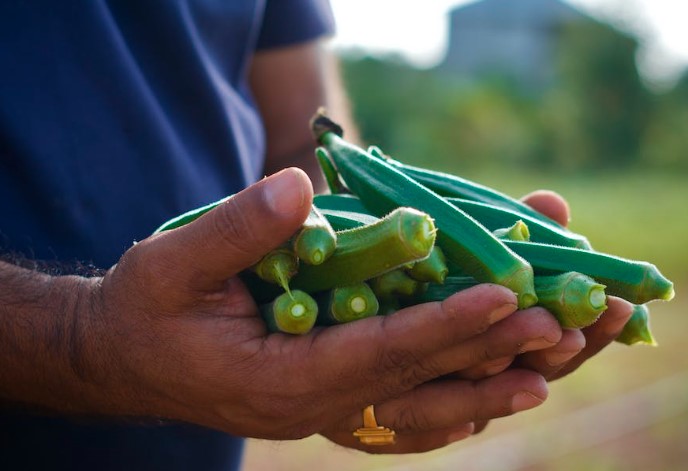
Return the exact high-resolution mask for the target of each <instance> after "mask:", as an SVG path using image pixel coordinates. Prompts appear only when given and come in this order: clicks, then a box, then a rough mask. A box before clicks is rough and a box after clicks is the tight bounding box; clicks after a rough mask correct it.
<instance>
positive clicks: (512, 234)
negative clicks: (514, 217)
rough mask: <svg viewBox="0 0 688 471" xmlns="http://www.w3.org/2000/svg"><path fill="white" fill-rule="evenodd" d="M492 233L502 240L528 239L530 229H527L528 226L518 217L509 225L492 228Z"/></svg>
mask: <svg viewBox="0 0 688 471" xmlns="http://www.w3.org/2000/svg"><path fill="white" fill-rule="evenodd" d="M493 234H494V235H495V237H497V238H498V239H504V240H520V241H529V240H530V231H529V230H528V226H527V225H526V223H525V222H523V221H522V220H520V219H519V220H518V221H516V222H515V223H514V224H513V225H512V226H511V227H505V228H502V229H496V230H494V231H493Z"/></svg>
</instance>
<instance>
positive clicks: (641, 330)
mask: <svg viewBox="0 0 688 471" xmlns="http://www.w3.org/2000/svg"><path fill="white" fill-rule="evenodd" d="M616 341H617V342H619V343H623V344H624V345H635V344H637V343H640V344H645V345H651V346H653V347H656V346H657V342H656V341H655V338H654V336H653V335H652V332H651V331H650V310H649V308H648V307H647V305H645V304H636V305H635V306H633V314H632V315H631V318H630V319H629V320H628V322H626V325H625V326H624V328H623V330H622V331H621V333H620V334H619V336H618V337H617V338H616Z"/></svg>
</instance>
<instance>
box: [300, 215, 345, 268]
mask: <svg viewBox="0 0 688 471" xmlns="http://www.w3.org/2000/svg"><path fill="white" fill-rule="evenodd" d="M292 247H293V249H294V253H295V254H296V256H297V257H298V258H299V260H301V261H303V262H304V263H307V264H309V265H320V264H321V263H323V262H324V261H325V260H327V259H328V258H329V256H330V255H332V254H333V253H334V250H335V248H336V247H337V235H336V234H335V232H334V230H333V229H332V226H330V223H329V222H327V219H326V218H325V216H323V215H322V214H320V212H319V211H318V209H317V208H316V207H315V206H311V210H310V212H309V214H308V217H307V218H306V220H305V221H304V222H303V224H302V225H301V229H299V231H298V232H297V233H296V235H295V236H294V237H293V238H292Z"/></svg>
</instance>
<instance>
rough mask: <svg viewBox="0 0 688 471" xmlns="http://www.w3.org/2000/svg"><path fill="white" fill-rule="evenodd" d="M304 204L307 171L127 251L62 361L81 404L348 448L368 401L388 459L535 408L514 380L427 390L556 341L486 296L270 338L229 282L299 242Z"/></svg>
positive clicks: (496, 297) (531, 375) (542, 318)
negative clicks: (325, 434)
mask: <svg viewBox="0 0 688 471" xmlns="http://www.w3.org/2000/svg"><path fill="white" fill-rule="evenodd" d="M311 198H312V188H311V186H310V182H309V181H308V179H307V177H306V176H305V174H304V173H303V172H301V171H298V170H296V169H288V170H285V171H283V172H280V173H279V174H277V175H274V176H272V177H269V178H267V179H264V180H262V181H261V182H259V183H257V184H255V185H253V186H251V187H250V188H248V189H247V190H245V191H243V192H241V193H239V194H237V195H236V196H235V197H233V198H232V199H230V200H229V201H227V202H226V203H225V204H223V205H221V206H219V207H218V208H216V209H215V210H213V211H210V212H208V213H207V214H205V215H204V216H202V217H201V218H199V219H198V220H196V221H195V222H193V223H191V224H189V225H187V226H184V227H181V228H178V229H175V230H172V231H168V232H164V233H161V234H158V235H155V236H152V237H150V238H148V239H146V240H143V241H141V242H139V243H138V244H136V245H135V246H133V247H132V248H131V249H130V250H128V251H127V252H126V254H125V255H124V256H123V257H122V259H121V260H120V262H119V263H118V264H117V265H116V266H115V267H113V268H112V269H111V270H110V271H109V272H108V273H107V275H106V276H105V277H104V278H103V279H102V280H100V281H99V282H93V283H90V284H88V285H87V286H86V287H85V289H86V291H85V292H83V293H82V296H81V300H82V301H81V302H80V304H79V305H80V306H81V309H82V315H81V316H80V317H79V325H78V326H76V327H75V331H76V332H77V333H78V335H77V336H76V338H75V341H74V343H75V346H76V347H75V348H74V350H73V355H74V358H75V362H74V363H75V364H77V365H79V369H80V376H81V377H82V378H83V379H84V380H85V381H86V382H87V383H88V384H90V385H91V386H92V387H91V389H88V390H86V391H85V392H84V394H83V404H84V405H85V406H84V407H87V408H90V409H89V410H90V411H96V412H98V413H106V414H110V415H115V414H116V415H129V416H153V417H162V418H167V419H173V420H183V421H188V422H192V423H196V424H200V425H203V426H207V427H211V428H215V429H219V430H223V431H226V432H229V433H232V434H236V435H240V436H250V437H261V438H270V439H290V438H300V437H305V436H308V435H311V434H313V433H316V432H320V431H333V432H332V433H334V431H336V432H337V433H340V432H341V433H344V432H346V433H347V434H349V436H350V434H351V432H352V431H353V430H355V429H356V428H357V427H359V426H360V425H361V424H360V422H359V421H360V417H361V415H360V414H361V413H360V411H361V410H362V409H363V408H364V407H365V406H366V405H368V404H376V405H378V406H379V409H378V412H379V418H380V420H382V421H384V422H383V423H384V424H385V425H387V426H389V427H393V428H396V429H398V431H399V435H400V446H399V448H398V450H411V449H412V448H413V447H414V446H417V445H416V443H417V442H414V441H413V440H410V439H409V438H408V437H413V436H414V435H417V434H418V433H421V432H422V433H425V432H426V431H428V430H431V431H435V432H431V436H432V437H435V438H433V439H432V440H431V442H432V443H430V444H429V445H428V446H439V444H443V443H446V441H447V439H448V438H447V437H450V436H452V434H451V432H452V430H454V429H455V428H456V425H455V424H463V423H466V422H469V421H472V420H474V419H481V418H491V417H495V416H498V415H505V414H509V413H512V412H515V411H517V410H521V409H525V408H529V407H533V406H535V405H537V404H539V403H541V402H542V401H543V400H544V399H545V397H546V394H547V393H546V385H545V382H544V380H543V378H542V377H541V375H539V374H537V373H535V372H532V371H526V370H513V371H509V372H507V373H505V374H504V375H503V376H501V377H499V378H492V379H487V380H484V381H478V382H471V381H466V380H447V381H433V380H436V379H437V378H440V377H442V376H444V375H446V374H447V373H449V372H452V371H456V370H459V369H464V368H469V367H471V366H472V365H475V364H477V363H480V362H483V361H489V360H492V359H494V358H496V357H506V356H513V355H515V354H516V353H518V352H523V351H527V350H531V349H537V348H543V347H547V346H550V345H554V344H555V343H556V342H558V341H559V339H560V336H561V330H560V329H559V327H558V325H556V322H554V320H553V318H552V317H551V316H549V315H548V314H546V313H545V312H544V311H541V312H538V311H537V310H536V314H535V316H534V319H525V318H524V316H522V315H515V316H511V314H513V313H514V311H515V310H516V299H515V296H514V294H513V293H512V292H511V291H510V290H508V289H505V288H503V287H500V286H496V285H481V286H479V287H476V288H474V289H472V290H468V291H466V292H463V293H460V294H457V295H455V296H452V297H450V298H448V299H447V300H445V301H444V302H442V303H428V304H424V305H420V306H416V307H413V308H409V309H405V310H403V311H400V312H398V313H396V314H394V315H391V316H388V317H376V318H370V319H365V320H361V321H357V322H354V323H351V324H347V325H341V326H336V327H330V328H325V329H319V330H318V329H316V330H315V331H313V332H312V333H311V334H309V335H305V336H289V335H284V334H268V333H267V332H266V329H265V326H264V324H263V322H262V320H261V319H260V317H259V315H258V313H257V309H256V306H255V304H254V303H253V301H252V298H251V296H250V295H249V293H248V292H247V290H246V288H245V286H244V285H243V284H242V283H241V282H240V281H239V280H238V278H237V277H236V276H235V275H236V274H237V273H238V272H240V271H241V270H243V269H245V268H246V267H249V266H250V265H252V264H253V263H254V262H255V261H257V260H258V259H259V258H260V257H261V256H262V255H263V254H265V253H266V252H267V251H268V250H270V249H272V248H274V247H277V246H278V245H280V244H281V243H283V241H285V240H286V239H287V238H288V237H289V236H290V235H292V234H293V232H295V230H296V229H297V228H298V227H299V226H300V224H301V223H302V221H303V220H304V219H305V218H306V215H307V213H308V210H309V208H310V204H311ZM496 323H499V324H498V325H500V326H501V327H499V328H490V326H492V325H493V324H496ZM421 385H422V386H421ZM87 412H88V411H87ZM330 436H331V435H330ZM405 437H407V438H405ZM439 437H441V439H440V438H439ZM442 441H443V442H442Z"/></svg>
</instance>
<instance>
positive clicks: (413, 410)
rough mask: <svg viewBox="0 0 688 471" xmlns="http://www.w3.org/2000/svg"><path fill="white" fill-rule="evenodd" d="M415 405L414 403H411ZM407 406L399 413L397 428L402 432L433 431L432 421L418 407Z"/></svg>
mask: <svg viewBox="0 0 688 471" xmlns="http://www.w3.org/2000/svg"><path fill="white" fill-rule="evenodd" d="M411 404H413V403H411ZM411 404H409V405H405V406H403V407H401V408H399V410H398V411H397V416H396V417H397V418H396V424H395V428H396V429H397V430H398V431H400V432H422V431H426V430H431V429H432V424H431V423H430V420H429V419H428V417H427V416H426V414H424V413H423V412H422V410H421V409H420V408H418V407H414V406H413V405H411Z"/></svg>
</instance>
